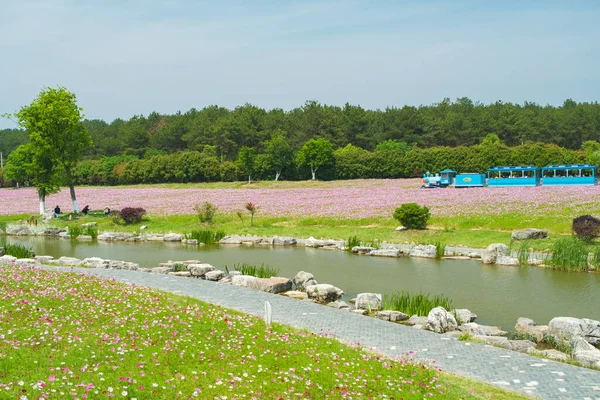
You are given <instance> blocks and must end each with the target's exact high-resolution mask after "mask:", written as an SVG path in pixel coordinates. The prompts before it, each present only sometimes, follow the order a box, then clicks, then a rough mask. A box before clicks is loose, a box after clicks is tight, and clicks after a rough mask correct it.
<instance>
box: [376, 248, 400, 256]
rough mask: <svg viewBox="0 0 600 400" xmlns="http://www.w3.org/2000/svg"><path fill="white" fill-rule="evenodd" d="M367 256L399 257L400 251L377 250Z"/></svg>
mask: <svg viewBox="0 0 600 400" xmlns="http://www.w3.org/2000/svg"><path fill="white" fill-rule="evenodd" d="M368 254H369V255H370V256H376V257H400V256H401V255H402V250H399V249H377V250H371V251H370V252H369V253H368Z"/></svg>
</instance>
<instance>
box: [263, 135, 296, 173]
mask: <svg viewBox="0 0 600 400" xmlns="http://www.w3.org/2000/svg"><path fill="white" fill-rule="evenodd" d="M265 153H266V156H267V162H268V164H269V167H270V168H272V169H273V170H275V181H278V180H279V177H280V176H281V171H283V170H284V169H286V168H289V167H290V166H291V165H292V163H293V162H294V150H293V149H292V146H290V145H289V143H288V141H287V139H286V138H285V136H284V135H283V131H281V130H277V131H275V132H273V134H272V135H271V138H270V139H269V140H267V141H266V142H265Z"/></svg>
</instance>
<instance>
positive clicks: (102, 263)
mask: <svg viewBox="0 0 600 400" xmlns="http://www.w3.org/2000/svg"><path fill="white" fill-rule="evenodd" d="M80 265H81V266H85V267H93V268H104V269H124V270H129V271H137V270H138V269H139V268H140V266H139V264H136V263H133V262H129V261H120V260H105V259H102V258H99V257H89V258H84V259H83V260H82V261H81V264H80Z"/></svg>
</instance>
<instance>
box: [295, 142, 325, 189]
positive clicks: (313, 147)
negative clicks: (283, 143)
mask: <svg viewBox="0 0 600 400" xmlns="http://www.w3.org/2000/svg"><path fill="white" fill-rule="evenodd" d="M296 163H297V164H298V166H299V167H303V166H307V167H309V168H310V172H311V174H312V180H313V181H314V180H315V179H316V173H317V170H318V169H319V168H320V167H323V166H326V165H330V164H332V163H333V146H332V145H331V143H330V142H329V141H328V140H327V139H323V138H319V139H310V140H309V141H308V142H306V143H304V146H302V148H301V149H300V151H299V152H298V154H297V155H296Z"/></svg>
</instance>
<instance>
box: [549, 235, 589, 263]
mask: <svg viewBox="0 0 600 400" xmlns="http://www.w3.org/2000/svg"><path fill="white" fill-rule="evenodd" d="M548 264H549V267H550V268H552V269H557V270H561V271H587V270H588V247H587V244H586V243H585V241H583V240H581V239H577V238H574V237H567V238H562V239H559V240H557V241H556V243H554V246H553V247H552V255H551V256H550V259H549V263H548Z"/></svg>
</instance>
